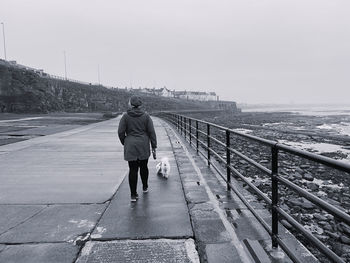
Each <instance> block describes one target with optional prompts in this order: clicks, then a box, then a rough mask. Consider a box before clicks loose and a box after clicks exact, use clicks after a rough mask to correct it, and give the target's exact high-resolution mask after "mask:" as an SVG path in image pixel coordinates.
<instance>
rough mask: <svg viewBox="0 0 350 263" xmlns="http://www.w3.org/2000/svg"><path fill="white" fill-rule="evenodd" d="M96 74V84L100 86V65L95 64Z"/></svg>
mask: <svg viewBox="0 0 350 263" xmlns="http://www.w3.org/2000/svg"><path fill="white" fill-rule="evenodd" d="M97 76H98V85H99V86H101V80H100V65H97Z"/></svg>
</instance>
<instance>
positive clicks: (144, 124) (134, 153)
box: [118, 96, 157, 202]
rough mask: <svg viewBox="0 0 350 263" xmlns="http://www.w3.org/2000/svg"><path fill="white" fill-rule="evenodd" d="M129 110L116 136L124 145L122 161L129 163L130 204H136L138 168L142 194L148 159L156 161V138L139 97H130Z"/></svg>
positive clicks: (145, 183) (145, 181)
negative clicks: (151, 158)
mask: <svg viewBox="0 0 350 263" xmlns="http://www.w3.org/2000/svg"><path fill="white" fill-rule="evenodd" d="M128 105H129V109H128V111H127V112H126V113H124V115H123V116H122V118H121V119H120V122H119V127H118V135H119V139H120V142H121V143H122V144H123V145H124V160H125V161H128V163H129V186H130V191H131V202H136V200H137V199H138V194H137V190H136V189H137V178H138V170H139V168H140V175H141V181H142V185H143V192H144V193H147V192H148V167H147V163H148V158H149V157H150V155H151V152H150V145H151V146H152V153H153V158H154V159H156V148H157V137H156V133H155V131H154V126H153V122H152V119H151V117H150V116H149V115H148V114H147V113H145V112H144V111H143V110H142V109H141V108H140V107H141V105H142V100H141V98H140V97H139V96H132V97H131V98H130V100H129V104H128Z"/></svg>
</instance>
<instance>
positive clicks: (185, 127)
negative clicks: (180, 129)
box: [184, 117, 187, 140]
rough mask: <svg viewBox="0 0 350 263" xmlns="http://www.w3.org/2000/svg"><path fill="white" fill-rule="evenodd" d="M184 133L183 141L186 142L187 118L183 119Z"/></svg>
mask: <svg viewBox="0 0 350 263" xmlns="http://www.w3.org/2000/svg"><path fill="white" fill-rule="evenodd" d="M184 122H185V123H184V132H185V140H186V133H187V118H186V117H184Z"/></svg>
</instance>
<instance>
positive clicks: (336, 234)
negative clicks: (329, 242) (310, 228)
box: [324, 230, 340, 239]
mask: <svg viewBox="0 0 350 263" xmlns="http://www.w3.org/2000/svg"><path fill="white" fill-rule="evenodd" d="M324 233H325V234H327V235H328V236H329V237H331V238H334V239H338V238H339V237H340V235H339V234H338V233H334V232H331V231H328V230H325V231H324Z"/></svg>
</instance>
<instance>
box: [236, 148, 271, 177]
mask: <svg viewBox="0 0 350 263" xmlns="http://www.w3.org/2000/svg"><path fill="white" fill-rule="evenodd" d="M229 150H230V152H232V153H234V154H236V155H238V156H239V157H241V158H242V159H244V160H246V161H247V162H248V163H250V164H252V165H254V166H255V167H256V168H258V169H260V170H261V171H263V172H264V173H266V174H268V175H271V173H272V172H271V170H269V169H268V168H266V167H265V166H263V165H261V164H260V163H258V162H256V161H254V160H253V159H251V158H249V157H247V156H245V155H244V154H243V153H241V152H239V151H237V150H235V149H232V148H229Z"/></svg>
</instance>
